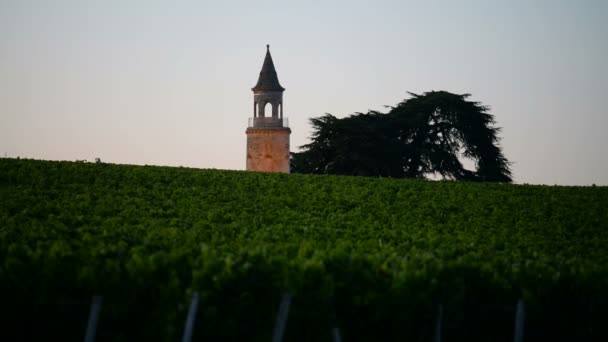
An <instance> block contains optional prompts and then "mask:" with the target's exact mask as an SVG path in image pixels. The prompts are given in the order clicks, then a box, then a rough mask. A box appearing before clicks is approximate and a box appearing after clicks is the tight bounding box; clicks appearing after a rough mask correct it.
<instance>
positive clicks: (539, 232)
mask: <svg viewBox="0 0 608 342" xmlns="http://www.w3.org/2000/svg"><path fill="white" fill-rule="evenodd" d="M606 208H608V188H606V187H557V186H530V185H509V184H497V183H462V182H448V181H441V182H430V181H422V180H395V179H377V178H365V177H345V176H342V177H338V176H314V175H285V174H264V173H247V172H238V171H218V170H196V169H186V168H170V167H149V166H126V165H112V164H105V163H70V162H46V161H32V160H15V159H0V302H1V303H2V308H1V309H0V314H1V315H2V316H1V317H0V322H2V323H0V324H1V326H0V337H2V336H6V335H9V334H14V333H18V334H21V336H25V337H28V336H29V337H39V338H45V339H48V338H49V337H51V339H53V336H54V338H55V339H61V340H80V339H82V336H84V327H85V326H86V318H87V315H88V309H89V307H88V305H89V299H90V297H91V295H93V294H102V295H104V305H103V309H102V313H101V320H100V327H99V329H100V330H99V338H100V340H112V341H134V340H166V341H175V340H179V338H180V336H181V333H182V329H183V325H184V321H185V316H186V312H187V310H188V304H189V295H190V294H191V293H192V292H193V291H198V292H199V293H200V295H201V305H200V311H199V317H198V320H197V327H196V331H195V336H194V337H195V338H196V339H201V340H254V341H267V340H269V339H270V338H271V336H270V335H271V333H272V327H273V325H274V319H275V317H276V311H277V308H278V305H279V300H280V296H281V293H283V291H290V292H292V293H294V295H295V296H294V301H293V303H292V308H291V311H290V315H289V320H288V323H287V330H286V334H287V336H286V338H287V339H288V340H292V341H300V340H301V341H305V340H321V341H324V340H325V341H328V340H330V338H331V335H330V334H329V331H330V328H331V325H332V324H333V323H337V324H338V325H339V326H340V328H341V331H342V335H343V337H344V340H388V341H391V340H430V339H431V337H432V331H433V319H434V310H435V307H434V303H436V302H438V301H440V302H441V303H443V304H444V306H445V308H446V309H445V317H444V322H445V333H444V336H446V338H447V339H451V340H467V341H476V340H479V341H481V340H493V341H497V340H499V341H500V340H505V341H507V340H512V329H513V317H514V306H515V303H516V301H517V299H518V298H524V300H525V301H526V303H527V307H528V316H527V326H526V329H527V330H526V334H527V335H526V336H527V337H530V338H531V339H535V337H536V339H541V338H540V336H542V337H543V338H544V339H548V340H560V339H561V340H601V339H602V337H605V336H606V335H605V334H606V333H607V328H606V327H605V325H603V324H602V322H604V321H605V319H606V313H607V311H608V306H607V305H608V290H607V289H608V266H607V265H608V253H607V249H606V246H607V245H608V229H607V228H608V211H606ZM334 321H335V322H334ZM35 327H36V328H35ZM30 335H31V336H30ZM18 336H19V335H18ZM0 339H4V338H0ZM23 339H26V338H23Z"/></svg>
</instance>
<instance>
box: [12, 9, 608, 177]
mask: <svg viewBox="0 0 608 342" xmlns="http://www.w3.org/2000/svg"><path fill="white" fill-rule="evenodd" d="M266 44H270V50H271V53H272V56H273V59H274V62H275V66H276V69H277V72H278V75H279V80H280V82H281V84H282V85H283V86H284V87H285V88H286V89H287V90H286V91H285V94H284V105H285V108H284V110H285V116H286V117H289V121H290V126H291V129H292V135H291V145H292V151H296V150H297V147H298V146H300V145H302V144H304V143H306V142H307V139H308V136H309V134H310V125H309V124H308V119H309V118H310V117H315V116H320V115H322V114H324V113H326V112H329V113H332V114H334V115H336V116H338V117H343V116H346V115H349V114H352V113H354V112H366V111H367V110H369V109H373V110H382V111H384V105H395V104H397V103H398V102H400V101H402V100H403V99H405V98H407V97H408V95H407V91H412V92H416V93H421V92H425V91H430V90H447V91H450V92H455V93H471V94H472V95H473V96H472V99H473V100H476V101H481V102H482V103H484V104H486V105H489V106H490V107H491V113H492V114H494V115H495V118H496V121H497V123H498V126H500V127H502V128H503V131H502V133H501V137H502V147H503V149H504V153H505V155H506V157H507V158H508V159H509V160H511V161H512V162H513V163H514V164H513V171H514V177H515V181H516V182H517V183H542V184H591V183H596V184H598V185H599V184H603V185H608V133H606V129H607V128H608V110H607V108H608V106H607V105H606V99H607V98H608V1H604V0H597V1H582V0H578V1H575V0H571V1H558V0H547V1H533V0H522V1H513V0H504V1H488V0H480V1H461V0H459V1H447V0H446V1H406V0H398V1H379V0H376V1H355V0H348V1H330V0H325V1H311V0H308V1H287V0H282V1H262V0H260V1H245V0H243V1H204V0H202V1H201V0H196V1H195V0H193V1H175V0H173V1H168V0H167V1H152V0H141V1H135V0H131V1H129V0H117V1H111V0H100V1H86V0H72V1H67V0H65V1H64V0H39V1H30V0H0V154H2V155H3V156H4V155H6V156H8V157H16V156H21V157H28V158H37V159H55V160H76V159H87V160H90V161H92V160H93V159H95V158H101V160H102V161H105V162H113V163H129V164H154V165H183V166H189V167H200V168H218V169H244V168H245V148H246V136H245V129H246V126H247V118H248V117H250V116H252V115H253V113H252V109H253V93H252V92H251V87H253V86H254V85H255V83H256V81H257V77H258V74H259V71H260V68H261V66H262V61H263V58H264V54H265V51H266Z"/></svg>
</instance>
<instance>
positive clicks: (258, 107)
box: [246, 45, 291, 173]
mask: <svg viewBox="0 0 608 342" xmlns="http://www.w3.org/2000/svg"><path fill="white" fill-rule="evenodd" d="M251 90H253V117H252V118H249V125H248V127H247V131H246V133H247V171H259V172H283V173H289V136H290V134H291V129H289V124H288V121H287V118H285V117H283V91H285V88H283V87H282V86H281V84H280V83H279V78H278V76H277V72H276V70H275V68H274V63H273V62H272V56H270V46H269V45H266V57H265V58H264V64H263V65H262V71H260V77H259V78H258V83H257V84H256V85H255V87H253V88H251Z"/></svg>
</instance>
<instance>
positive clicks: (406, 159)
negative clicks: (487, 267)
mask: <svg viewBox="0 0 608 342" xmlns="http://www.w3.org/2000/svg"><path fill="white" fill-rule="evenodd" d="M410 95H411V98H409V99H406V100H404V101H403V102H401V103H399V104H398V105H397V106H395V107H391V109H390V110H389V112H388V113H380V112H375V111H370V112H368V113H365V114H364V113H356V114H353V115H351V116H348V117H346V118H342V119H339V118H336V117H335V116H333V115H331V114H326V115H324V116H321V117H318V118H312V119H311V120H310V122H311V124H312V127H313V133H312V137H311V140H312V141H311V142H310V143H309V144H306V145H304V146H302V147H301V148H300V149H301V152H299V153H293V154H292V156H291V169H292V172H295V173H315V174H340V175H360V176H380V177H395V178H404V177H407V178H425V177H428V176H431V175H434V176H440V177H443V178H444V179H456V180H470V181H495V182H510V181H511V170H510V168H509V165H510V163H509V161H508V160H507V159H506V158H505V156H504V155H503V153H502V151H501V149H500V146H499V138H498V136H497V134H498V133H499V131H500V128H497V127H494V124H495V121H494V117H493V116H492V115H491V114H489V113H488V107H486V106H483V105H482V104H480V103H479V102H473V101H469V100H467V99H468V98H469V97H470V95H469V94H462V95H458V94H452V93H449V92H446V91H432V92H427V93H424V94H422V95H418V94H414V93H410ZM466 159H468V160H471V161H472V162H473V164H474V165H475V167H474V169H472V170H469V169H467V168H465V167H464V166H463V161H464V160H466Z"/></svg>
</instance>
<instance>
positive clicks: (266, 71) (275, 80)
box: [251, 44, 285, 91]
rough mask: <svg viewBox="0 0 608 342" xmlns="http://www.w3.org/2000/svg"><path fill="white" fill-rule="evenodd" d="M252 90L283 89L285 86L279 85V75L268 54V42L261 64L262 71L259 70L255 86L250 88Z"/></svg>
mask: <svg viewBox="0 0 608 342" xmlns="http://www.w3.org/2000/svg"><path fill="white" fill-rule="evenodd" d="M251 90H253V91H284V90H285V88H283V87H281V84H280V83H279V77H278V76H277V71H276V70H275V69H274V63H273V62H272V56H271V55H270V44H266V57H265V58H264V64H262V71H260V77H259V78H258V83H257V84H256V85H255V87H253V88H251Z"/></svg>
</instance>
